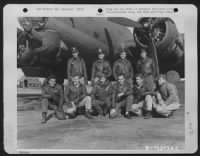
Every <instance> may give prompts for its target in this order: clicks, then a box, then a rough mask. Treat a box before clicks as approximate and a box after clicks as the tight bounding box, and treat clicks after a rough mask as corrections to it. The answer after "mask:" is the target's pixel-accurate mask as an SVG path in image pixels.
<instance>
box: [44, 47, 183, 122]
mask: <svg viewBox="0 0 200 156" xmlns="http://www.w3.org/2000/svg"><path fill="white" fill-rule="evenodd" d="M97 52H98V58H99V59H98V60H97V61H95V62H94V63H93V66H92V77H91V81H92V86H93V88H92V92H91V93H90V94H88V93H87V89H86V85H85V84H86V83H87V72H86V66H85V62H84V60H83V58H81V57H80V56H79V51H78V49H77V48H76V47H73V48H72V55H73V57H72V58H71V59H69V61H68V64H67V75H68V80H69V84H68V85H67V86H65V89H64V90H63V87H62V86H61V85H59V84H57V83H56V77H55V76H53V75H51V76H50V77H49V78H48V83H47V84H46V85H45V86H44V87H43V88H42V123H46V121H47V110H48V108H51V109H53V110H54V111H55V115H56V116H57V118H58V119H66V115H67V117H69V118H75V117H76V116H77V115H78V114H79V113H80V110H81V109H82V108H84V112H85V116H86V117H87V118H89V119H93V118H94V116H93V114H94V112H97V114H98V115H99V116H106V115H107V114H108V115H109V117H110V118H115V117H119V116H121V115H122V114H124V116H125V117H126V118H128V119H130V118H132V115H131V114H133V115H136V116H142V115H143V116H144V118H145V119H148V118H151V116H152V111H154V112H155V113H157V114H159V115H162V116H164V117H168V116H170V115H171V114H172V112H173V111H174V110H177V109H178V108H179V107H180V103H179V97H178V93H177V89H176V86H175V85H174V84H171V83H169V82H167V80H166V77H165V75H159V77H158V81H157V82H158V86H157V87H156V85H155V84H154V74H155V73H154V71H155V70H154V69H155V66H154V62H153V60H152V59H151V58H149V57H147V52H146V51H145V50H144V49H142V50H141V59H140V60H139V61H138V62H137V72H138V74H136V76H134V75H133V68H132V65H131V62H130V61H129V60H127V59H126V55H127V54H126V50H125V49H121V50H120V59H118V60H116V61H115V62H114V65H113V70H112V69H111V66H110V63H109V62H108V61H106V60H105V59H104V56H105V54H104V52H103V51H102V50H101V49H98V51H97ZM112 73H113V76H114V78H115V80H116V81H117V82H116V83H114V84H112V83H111V82H110V81H109V77H110V76H111V75H112ZM134 79H135V82H136V83H135V84H134V83H133V80H134ZM63 106H66V109H65V110H64V107H63ZM123 110H124V113H122V111H123ZM64 112H65V113H64Z"/></svg>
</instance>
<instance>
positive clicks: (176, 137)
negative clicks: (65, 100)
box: [17, 82, 185, 150]
mask: <svg viewBox="0 0 200 156" xmlns="http://www.w3.org/2000/svg"><path fill="white" fill-rule="evenodd" d="M177 88H178V91H179V96H180V99H181V103H182V104H183V105H182V107H181V108H180V109H179V110H177V111H176V112H174V114H173V116H172V117H171V118H167V119H166V118H151V119H143V117H140V118H133V119H131V120H128V119H126V118H123V117H122V118H117V119H109V118H108V117H101V118H96V119H93V120H89V119H87V118H85V117H84V116H83V115H80V116H78V117H77V118H76V119H67V120H57V119H56V118H51V119H50V120H48V122H47V123H46V124H41V123H40V121H41V110H40V102H39V100H38V99H39V97H40V91H35V90H18V103H17V105H18V111H17V121H18V123H17V139H18V148H19V149H80V150H81V149H84V150H86V149H89V150H143V149H145V147H146V146H149V147H153V146H170V147H174V148H178V149H180V150H181V149H182V148H184V141H185V137H184V136H185V124H184V123H185V120H184V97H185V95H184V93H185V90H184V82H178V83H177ZM49 113H51V111H49Z"/></svg>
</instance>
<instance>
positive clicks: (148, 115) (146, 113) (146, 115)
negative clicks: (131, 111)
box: [144, 111, 151, 119]
mask: <svg viewBox="0 0 200 156" xmlns="http://www.w3.org/2000/svg"><path fill="white" fill-rule="evenodd" d="M150 118H151V111H146V112H145V114H144V119H150Z"/></svg>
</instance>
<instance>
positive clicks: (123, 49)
mask: <svg viewBox="0 0 200 156" xmlns="http://www.w3.org/2000/svg"><path fill="white" fill-rule="evenodd" d="M123 52H125V53H127V52H128V49H127V48H119V54H121V53H123Z"/></svg>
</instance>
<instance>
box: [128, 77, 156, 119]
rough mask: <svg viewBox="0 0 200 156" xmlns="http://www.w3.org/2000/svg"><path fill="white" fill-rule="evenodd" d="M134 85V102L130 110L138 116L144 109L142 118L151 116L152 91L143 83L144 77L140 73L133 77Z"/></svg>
mask: <svg viewBox="0 0 200 156" xmlns="http://www.w3.org/2000/svg"><path fill="white" fill-rule="evenodd" d="M135 80H136V85H135V86H134V87H133V96H134V103H133V105H132V107H131V111H132V112H133V113H135V114H136V115H138V116H141V115H142V110H144V111H143V112H144V118H145V119H149V118H151V112H152V106H153V99H152V96H153V95H154V92H152V91H150V89H149V87H147V86H146V83H144V77H143V75H142V74H137V75H136V77H135Z"/></svg>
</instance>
